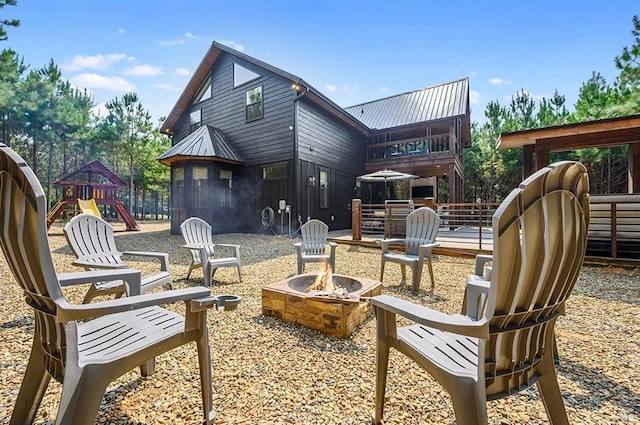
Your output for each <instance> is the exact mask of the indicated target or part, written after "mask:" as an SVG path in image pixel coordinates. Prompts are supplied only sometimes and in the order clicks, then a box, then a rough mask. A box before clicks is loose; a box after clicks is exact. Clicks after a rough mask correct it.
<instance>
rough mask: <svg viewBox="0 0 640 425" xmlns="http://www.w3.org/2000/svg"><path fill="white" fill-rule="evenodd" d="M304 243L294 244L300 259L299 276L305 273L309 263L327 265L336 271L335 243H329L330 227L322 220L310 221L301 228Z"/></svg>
mask: <svg viewBox="0 0 640 425" xmlns="http://www.w3.org/2000/svg"><path fill="white" fill-rule="evenodd" d="M300 234H301V235H302V242H296V243H295V244H293V246H294V248H295V250H296V257H297V259H298V274H302V273H303V272H304V266H305V264H307V263H326V264H329V266H330V267H331V271H332V272H333V273H335V271H336V247H337V244H336V243H335V242H327V238H328V237H329V226H327V225H326V224H325V223H323V222H322V221H320V220H316V219H313V220H309V221H307V222H306V223H304V224H303V225H302V226H301V227H300ZM327 246H328V247H329V252H328V253H327Z"/></svg>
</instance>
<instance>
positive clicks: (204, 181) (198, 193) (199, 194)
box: [191, 167, 209, 208]
mask: <svg viewBox="0 0 640 425" xmlns="http://www.w3.org/2000/svg"><path fill="white" fill-rule="evenodd" d="M192 173H193V176H192V183H191V187H192V190H193V207H194V208H206V207H207V206H208V205H207V192H208V190H207V188H208V186H209V185H208V183H209V170H208V169H207V167H193V169H192Z"/></svg>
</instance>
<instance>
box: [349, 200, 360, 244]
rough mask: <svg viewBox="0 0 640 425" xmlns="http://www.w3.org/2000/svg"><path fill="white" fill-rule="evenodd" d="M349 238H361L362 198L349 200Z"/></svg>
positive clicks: (357, 239)
mask: <svg viewBox="0 0 640 425" xmlns="http://www.w3.org/2000/svg"><path fill="white" fill-rule="evenodd" d="M351 239H352V240H354V241H359V240H362V199H352V200H351Z"/></svg>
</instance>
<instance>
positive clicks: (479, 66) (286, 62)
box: [0, 0, 640, 122]
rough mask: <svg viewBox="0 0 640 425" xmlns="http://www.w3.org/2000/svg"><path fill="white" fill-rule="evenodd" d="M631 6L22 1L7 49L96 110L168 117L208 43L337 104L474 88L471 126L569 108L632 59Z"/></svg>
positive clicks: (4, 12)
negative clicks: (458, 82)
mask: <svg viewBox="0 0 640 425" xmlns="http://www.w3.org/2000/svg"><path fill="white" fill-rule="evenodd" d="M634 14H640V3H638V2H637V1H625V0H610V1H606V2H605V1H593V0H582V1H573V0H572V1H562V0H555V1H547V0H536V1H506V0H505V1H481V0H476V1H472V0H468V1H466V0H459V1H456V2H450V1H431V0H414V1H408V0H396V1H390V0H385V1H377V0H369V1H359V0H336V1H333V0H329V1H322V0H318V1H308V0H299V1H293V0H282V1H277V0H273V1H266V0H260V1H254V0H246V1H233V0H226V1H216V0H209V1H203V0H200V1H194V0H156V1H148V0H128V1H122V0H76V1H70V0H57V1H44V0H42V1H36V0H18V5H17V6H15V7H11V6H7V7H5V8H4V9H1V10H0V18H2V19H11V18H16V19H20V20H21V26H20V27H19V28H8V32H9V39H8V40H7V41H4V42H1V43H0V47H1V48H9V47H10V48H13V49H14V50H16V51H17V52H18V53H19V54H20V55H22V56H23V57H24V60H25V63H27V64H29V65H30V66H31V67H32V68H40V67H42V66H44V65H46V64H47V63H48V62H49V60H50V59H51V58H53V60H54V61H55V62H56V63H57V64H58V65H59V66H60V67H61V68H62V70H63V77H64V78H65V79H68V80H69V81H70V82H71V83H73V84H75V85H78V86H80V87H86V88H88V89H89V90H90V91H91V92H92V93H93V94H94V96H95V101H96V103H98V104H99V107H100V105H103V104H104V103H105V102H106V101H108V100H110V99H113V98H114V97H116V96H122V95H123V94H124V93H126V92H128V91H135V92H137V93H138V96H139V98H140V99H141V101H142V103H143V104H144V106H145V107H146V108H147V109H148V110H149V111H150V112H151V114H152V115H153V116H154V121H155V120H157V119H158V118H160V117H161V116H166V115H167V114H168V113H169V112H170V111H171V108H172V107H173V105H174V104H175V102H176V100H177V98H178V96H179V95H180V93H181V92H182V90H183V89H184V87H185V86H186V84H187V82H188V81H189V78H190V76H191V74H192V73H193V71H194V70H195V68H196V67H197V66H198V64H199V63H200V61H201V60H202V58H203V57H204V54H205V53H206V51H207V49H208V48H209V46H210V44H211V42H212V41H214V40H215V41H217V42H220V43H223V44H225V45H227V46H229V47H232V48H234V49H237V50H239V51H242V52H243V53H245V54H248V55H250V56H253V57H255V58H257V59H260V60H262V61H265V62H267V63H270V64H271V65H274V66H276V67H279V68H281V69H283V70H285V71H287V72H290V73H292V74H295V75H297V76H299V77H301V78H303V79H304V80H306V81H307V82H309V83H310V84H312V85H313V86H314V87H316V88H317V89H318V90H320V91H322V92H323V93H324V94H325V95H327V96H328V97H329V98H331V99H332V100H333V101H335V102H336V103H337V104H338V105H340V106H343V107H346V106H351V105H355V104H359V103H362V102H367V101H370V100H374V99H378V98H381V97H386V96H391V95H394V94H399V93H404V92H407V91H412V90H415V89H419V88H423V87H428V86H432V85H436V84H439V83H442V82H447V81H451V80H454V79H458V78H461V77H469V79H470V89H471V108H472V121H480V122H483V121H484V109H485V106H486V104H487V102H489V101H491V100H498V101H500V103H502V104H503V105H506V104H508V102H509V100H510V98H511V95H512V94H513V93H515V92H517V91H518V90H520V89H524V90H526V91H528V92H529V93H530V94H531V95H532V96H534V98H536V99H540V98H541V97H543V96H546V97H548V96H550V95H552V94H553V92H554V90H556V89H557V90H558V91H559V92H560V93H561V94H564V95H565V96H566V97H567V103H568V105H569V108H570V109H571V110H573V104H574V102H575V101H576V99H577V95H578V91H579V89H580V86H581V85H582V83H583V82H585V81H586V80H587V79H589V77H590V76H591V74H592V72H593V71H599V72H600V73H601V74H602V75H603V76H604V77H605V78H606V79H607V81H608V82H609V83H611V82H613V79H614V78H615V76H617V74H618V71H617V70H616V69H615V67H614V64H613V59H614V57H615V56H617V55H619V54H620V52H621V51H622V48H623V47H624V46H631V45H632V43H633V38H632V35H631V29H632V22H631V19H632V16H633V15H634Z"/></svg>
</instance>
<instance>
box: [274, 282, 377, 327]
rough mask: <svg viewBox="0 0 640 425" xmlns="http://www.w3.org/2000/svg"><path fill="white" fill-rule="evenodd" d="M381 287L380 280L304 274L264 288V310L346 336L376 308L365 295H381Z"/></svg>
mask: <svg viewBox="0 0 640 425" xmlns="http://www.w3.org/2000/svg"><path fill="white" fill-rule="evenodd" d="M329 276H330V277H331V279H330V280H329ZM328 280H329V284H327V281H328ZM381 290H382V283H380V281H378V280H372V279H366V278H358V277H350V276H343V275H338V274H333V275H332V274H325V273H322V272H315V273H306V274H301V275H298V276H294V277H290V278H287V279H284V280H281V281H279V282H276V283H272V284H270V285H267V286H265V287H264V288H262V314H264V315H265V316H272V317H278V318H280V319H282V320H284V321H285V322H290V323H299V324H301V325H303V326H306V327H308V328H311V329H316V330H318V331H320V332H323V333H325V334H327V335H332V336H337V337H340V338H346V337H348V336H349V335H350V334H351V332H353V330H354V329H355V328H356V327H358V326H360V325H361V324H362V323H363V322H364V321H365V320H366V319H367V317H369V315H371V312H372V310H373V309H372V308H371V306H370V305H369V303H367V302H366V300H363V299H362V297H365V298H366V297H372V296H374V295H379V294H380V292H381Z"/></svg>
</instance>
